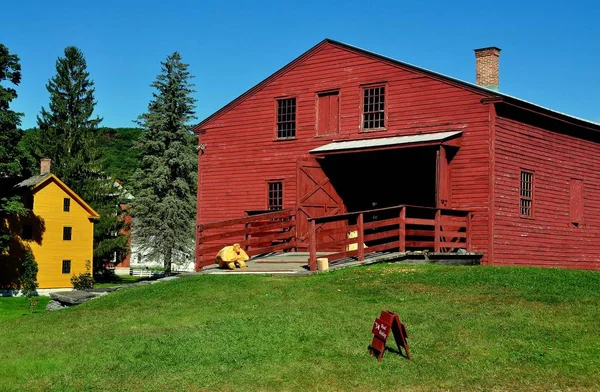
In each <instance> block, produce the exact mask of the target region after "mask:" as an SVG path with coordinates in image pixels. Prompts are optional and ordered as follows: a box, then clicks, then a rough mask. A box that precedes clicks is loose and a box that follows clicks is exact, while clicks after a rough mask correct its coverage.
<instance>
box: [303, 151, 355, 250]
mask: <svg viewBox="0 0 600 392" xmlns="http://www.w3.org/2000/svg"><path fill="white" fill-rule="evenodd" d="M297 200H298V213H297V214H296V235H297V238H298V243H299V246H300V247H303V246H308V218H316V217H320V216H330V215H337V214H343V213H344V212H345V209H344V203H343V202H342V199H341V198H340V196H339V195H338V194H337V192H336V190H335V189H334V188H333V185H331V181H329V178H328V177H327V175H326V174H325V173H324V172H323V169H322V168H321V165H319V162H317V160H316V159H314V158H312V157H302V158H300V159H299V160H298V199H297ZM332 225H337V226H340V228H341V227H342V226H343V222H335V223H329V224H328V226H327V228H328V229H330V228H333V227H334V226H332ZM322 229H323V227H317V233H318V232H319V231H320V230H322ZM344 234H345V233H344Z"/></svg>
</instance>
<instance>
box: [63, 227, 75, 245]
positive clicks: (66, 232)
mask: <svg viewBox="0 0 600 392" xmlns="http://www.w3.org/2000/svg"><path fill="white" fill-rule="evenodd" d="M72 235H73V228H72V227H69V226H65V227H63V241H71V237H72Z"/></svg>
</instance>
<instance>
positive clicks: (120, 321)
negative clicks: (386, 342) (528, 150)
mask: <svg viewBox="0 0 600 392" xmlns="http://www.w3.org/2000/svg"><path fill="white" fill-rule="evenodd" d="M599 288H600V274H599V273H597V272H589V271H566V270H550V269H531V268H493V267H459V268H457V267H454V268H453V267H437V266H408V265H402V264H387V265H375V266H371V267H364V268H354V269H347V270H342V271H337V272H331V273H328V274H320V275H315V276H310V277H307V278H290V277H279V276H239V275H229V276H222V275H220V276H215V275H212V276H209V275H204V276H198V277H194V278H185V279H179V280H175V281H171V282H165V283H161V284H156V285H149V286H143V287H138V288H133V289H128V290H123V291H120V292H117V293H114V294H110V295H108V296H105V297H102V298H99V299H96V300H93V301H90V302H88V303H85V304H83V305H81V306H79V307H76V308H72V309H66V310H61V311H58V312H52V313H45V314H42V315H34V316H20V317H13V318H11V319H8V320H6V319H5V320H4V321H0V352H1V353H2V359H3V364H2V366H1V367H0V386H1V387H0V389H2V390H9V391H10V390H14V391H19V390H60V391H63V390H98V391H104V390H106V391H112V390H130V391H148V390H149V391H166V390H188V391H205V390H207V391H212V390H224V391H261V390H264V391H267V390H293V391H296V390H323V391H327V390H357V391H374V390H409V391H410V390H414V391H426V390H453V391H464V390H486V391H488V390H498V391H504V390H532V391H547V390H568V389H570V390H590V391H596V390H599V389H600V372H598V369H600V355H599V353H600V312H599V310H600V290H599ZM383 309H390V310H393V311H396V312H398V313H399V314H400V316H401V317H402V320H403V321H404V322H405V323H406V325H407V329H408V333H409V336H410V339H409V344H410V347H411V354H412V356H413V360H412V361H408V360H406V359H404V358H401V357H399V356H397V355H394V354H393V353H391V352H387V353H386V354H385V356H384V358H383V361H382V362H380V363H378V362H377V361H376V360H375V359H373V358H371V357H369V355H368V352H367V346H368V344H369V343H370V341H371V338H372V335H371V334H370V330H371V326H372V323H373V320H374V319H375V317H376V316H378V315H379V312H380V311H381V310H383ZM0 320H1V319H0Z"/></svg>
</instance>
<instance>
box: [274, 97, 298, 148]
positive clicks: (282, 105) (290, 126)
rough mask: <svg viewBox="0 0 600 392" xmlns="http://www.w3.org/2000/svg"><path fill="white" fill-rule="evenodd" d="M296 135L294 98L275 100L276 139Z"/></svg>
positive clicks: (291, 137) (290, 137) (289, 137)
mask: <svg viewBox="0 0 600 392" xmlns="http://www.w3.org/2000/svg"><path fill="white" fill-rule="evenodd" d="M295 137H296V98H287V99H279V100H277V139H293V138H295Z"/></svg>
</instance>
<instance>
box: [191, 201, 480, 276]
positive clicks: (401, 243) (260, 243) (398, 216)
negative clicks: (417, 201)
mask: <svg viewBox="0 0 600 392" xmlns="http://www.w3.org/2000/svg"><path fill="white" fill-rule="evenodd" d="M471 219H472V213H471V212H470V211H466V210H456V209H443V208H430V207H421V206H409V205H399V206H394V207H388V208H380V209H373V210H367V211H359V212H353V213H347V214H339V215H332V216H323V217H316V218H309V219H308V228H309V230H308V236H307V238H299V237H298V236H297V235H296V229H297V226H296V223H297V222H296V215H295V213H294V211H292V210H281V211H274V212H267V213H259V214H255V215H250V216H244V217H239V218H234V219H228V220H224V221H219V222H211V223H207V224H202V225H198V228H197V243H196V270H197V271H200V270H202V269H203V268H207V269H211V268H208V267H210V266H214V257H215V255H216V253H217V252H218V251H219V250H220V249H221V248H222V247H223V246H226V245H231V244H233V243H239V244H240V245H241V246H242V247H243V248H244V249H245V250H246V252H247V253H248V255H249V256H251V258H252V259H251V262H250V263H249V265H250V266H251V267H250V268H248V270H247V272H250V273H252V272H255V273H261V272H262V273H277V272H280V273H285V272H286V271H288V272H289V271H297V272H301V271H303V270H309V271H315V270H316V268H317V258H318V257H327V259H328V260H329V262H330V265H331V266H332V267H335V266H339V265H348V264H354V263H359V264H360V263H366V262H367V261H377V260H383V259H386V260H389V259H391V258H394V259H396V260H420V259H425V260H435V259H438V260H445V261H450V262H451V261H452V260H466V262H467V263H471V260H475V259H477V261H478V260H479V258H480V257H481V255H479V256H476V255H475V256H474V254H472V253H471V238H470V236H471Z"/></svg>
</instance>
